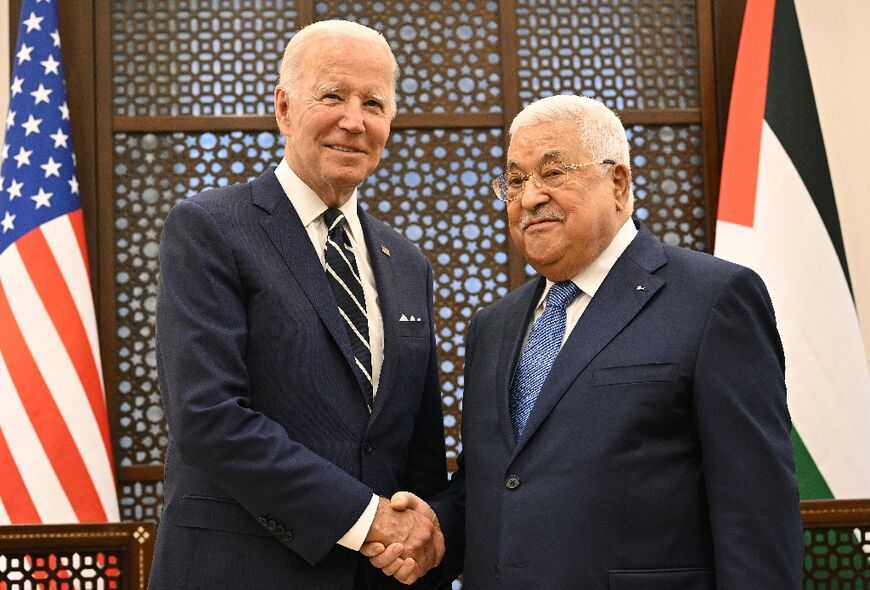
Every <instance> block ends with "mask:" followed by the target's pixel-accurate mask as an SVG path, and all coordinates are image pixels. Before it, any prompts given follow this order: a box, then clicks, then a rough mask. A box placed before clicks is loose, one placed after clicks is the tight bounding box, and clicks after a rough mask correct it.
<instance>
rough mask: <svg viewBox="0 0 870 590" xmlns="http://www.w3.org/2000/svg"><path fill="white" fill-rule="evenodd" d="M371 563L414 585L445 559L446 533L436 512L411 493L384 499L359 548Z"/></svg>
mask: <svg viewBox="0 0 870 590" xmlns="http://www.w3.org/2000/svg"><path fill="white" fill-rule="evenodd" d="M360 551H361V552H362V554H363V555H365V556H366V557H369V558H370V561H371V563H372V565H374V566H375V567H376V568H378V569H380V570H381V571H383V572H384V573H385V574H386V575H388V576H393V577H395V578H396V579H397V580H399V581H400V582H402V583H403V584H413V583H414V582H416V581H417V579H418V578H420V577H421V576H423V575H425V574H426V572H428V571H429V570H430V569H432V568H433V567H435V566H437V565H438V564H439V563H441V560H442V559H443V558H444V535H443V534H442V533H441V527H440V526H439V524H438V517H437V516H436V515H435V511H434V510H432V509H431V508H430V507H429V505H428V504H427V503H426V502H424V501H423V500H422V499H420V498H419V497H417V496H415V495H414V494H412V493H410V492H397V493H396V494H394V495H393V497H392V499H390V500H389V501H388V500H387V499H386V498H381V499H380V501H379V502H378V510H377V513H376V514H375V520H374V522H373V523H372V526H371V529H370V530H369V534H368V536H366V542H365V544H363V546H362V548H361V549H360Z"/></svg>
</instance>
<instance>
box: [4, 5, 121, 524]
mask: <svg viewBox="0 0 870 590" xmlns="http://www.w3.org/2000/svg"><path fill="white" fill-rule="evenodd" d="M12 64H13V65H12V89H11V93H10V100H9V111H8V115H7V117H6V142H5V143H6V144H5V146H4V147H3V152H2V162H3V163H2V167H0V524H8V523H12V524H19V523H40V522H42V523H63V522H98V521H106V520H118V501H117V496H116V493H115V483H114V477H113V472H112V459H111V457H112V453H111V448H112V447H111V443H110V439H109V426H108V418H107V415H106V402H105V396H104V391H103V376H102V370H101V366H100V354H99V345H98V342H97V326H96V318H95V316H94V304H93V299H92V295H91V290H90V281H89V272H88V264H87V260H88V257H87V249H86V245H85V235H84V223H83V221H82V210H81V204H80V202H79V185H78V181H77V180H76V173H75V159H74V156H73V150H72V147H73V146H72V141H71V138H70V135H71V133H70V121H69V106H68V104H67V98H66V86H65V83H64V70H63V63H62V60H61V50H60V35H59V34H58V28H57V10H56V7H55V5H54V4H53V3H51V0H24V1H23V2H22V6H21V22H20V25H19V28H18V43H17V46H16V52H15V55H14V56H13V57H12Z"/></svg>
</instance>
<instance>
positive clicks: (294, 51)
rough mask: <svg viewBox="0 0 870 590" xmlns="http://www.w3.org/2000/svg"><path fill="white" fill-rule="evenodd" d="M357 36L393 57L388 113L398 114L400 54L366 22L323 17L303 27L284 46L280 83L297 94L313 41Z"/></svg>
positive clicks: (291, 92)
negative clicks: (303, 65)
mask: <svg viewBox="0 0 870 590" xmlns="http://www.w3.org/2000/svg"><path fill="white" fill-rule="evenodd" d="M342 37H344V38H347V37H350V38H353V39H358V40H361V41H367V42H369V43H371V45H372V46H373V47H380V48H382V49H383V50H384V51H386V52H387V54H388V55H389V56H390V61H391V62H392V66H393V71H392V76H391V78H392V86H391V88H390V90H391V93H390V96H389V97H387V101H388V104H387V112H388V113H389V114H390V116H392V115H394V114H395V113H396V81H397V80H398V78H399V64H398V62H396V56H395V55H393V50H392V49H390V44H389V43H387V40H386V39H385V38H384V36H383V35H381V34H380V33H379V32H378V31H376V30H374V29H370V28H369V27H367V26H365V25H361V24H359V23H354V22H351V21H346V20H322V21H318V22H316V23H312V24H310V25H308V26H305V27H303V28H302V29H300V30H299V31H298V32H297V33H296V34H295V35H293V38H292V39H290V42H289V43H287V47H286V48H285V49H284V57H283V58H282V59H281V69H280V71H279V76H278V86H280V87H281V88H282V89H283V90H284V92H286V93H287V96H290V97H295V96H296V94H295V90H296V89H297V88H298V87H299V82H300V78H301V77H302V58H303V56H304V55H305V51H306V50H307V48H308V46H309V44H310V43H311V41H314V40H316V39H323V38H332V39H338V38H342Z"/></svg>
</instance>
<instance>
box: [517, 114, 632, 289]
mask: <svg viewBox="0 0 870 590" xmlns="http://www.w3.org/2000/svg"><path fill="white" fill-rule="evenodd" d="M572 126H573V123H571V122H570V121H559V122H554V123H543V124H540V125H533V126H530V127H521V128H520V129H518V130H517V131H516V133H515V134H514V135H513V137H512V138H511V143H510V147H509V148H508V166H507V171H508V173H511V172H516V173H520V174H523V173H528V172H531V171H533V170H535V169H537V168H538V167H539V166H540V165H541V164H544V163H547V162H552V161H557V162H564V163H566V164H582V163H585V162H588V161H589V160H590V158H589V156H588V154H585V153H583V152H582V151H581V150H580V146H579V141H577V140H576V139H575V140H572V138H576V135H575V134H572V133H571V132H570V129H571V128H572ZM566 130H568V132H566ZM601 173H602V166H588V167H585V168H581V169H579V170H577V171H574V172H571V173H570V174H569V177H568V180H567V182H566V183H565V184H564V185H563V186H562V187H560V188H558V189H541V188H539V187H538V186H537V185H536V184H535V182H534V181H532V180H529V181H527V182H526V184H525V190H523V194H522V196H521V197H520V198H518V199H516V200H515V201H511V202H510V203H508V205H507V214H508V224H509V226H510V232H511V237H512V238H513V240H514V243H516V245H517V247H518V248H519V249H520V251H521V252H522V253H523V255H524V256H525V258H526V260H527V261H528V262H529V264H531V265H532V268H534V269H535V270H536V271H538V272H539V273H540V274H542V275H543V276H545V277H547V278H548V279H550V280H552V281H556V282H558V281H564V280H567V279H569V278H571V277H573V276H574V275H576V274H577V273H578V272H580V271H581V270H583V269H584V268H586V267H587V266H589V264H591V263H592V262H593V261H594V260H595V259H596V258H598V256H599V254H601V253H602V252H603V251H604V250H605V248H607V246H608V245H610V242H611V241H612V240H613V238H614V236H615V235H616V233H617V232H618V231H619V228H620V227H622V225H623V223H625V221H626V220H627V219H628V218H629V216H630V214H631V213H630V210H629V208H628V207H627V200H628V194H629V190H628V189H629V182H630V177H629V175H628V170H627V169H626V167H625V166H623V165H621V164H616V165H613V166H610V167H608V168H607V169H606V170H605V173H604V174H603V175H601Z"/></svg>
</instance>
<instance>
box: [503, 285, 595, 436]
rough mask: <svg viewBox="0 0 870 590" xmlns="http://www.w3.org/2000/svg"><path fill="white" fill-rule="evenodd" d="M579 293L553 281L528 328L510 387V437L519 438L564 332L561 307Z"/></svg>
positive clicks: (575, 288)
mask: <svg viewBox="0 0 870 590" xmlns="http://www.w3.org/2000/svg"><path fill="white" fill-rule="evenodd" d="M579 294H580V288H579V287H578V286H577V285H575V284H574V283H573V282H572V281H563V282H561V283H555V284H554V285H553V286H552V287H550V292H549V293H548V294H547V306H546V307H545V308H544V313H543V314H541V317H539V318H538V321H536V322H535V323H534V325H533V326H532V329H531V330H530V331H529V339H528V340H527V341H526V347H525V348H524V349H523V353H522V355H521V356H520V362H519V364H517V371H516V374H515V375H514V381H513V385H512V386H511V397H510V414H511V424H512V425H513V428H514V439H515V440H517V441H518V440H520V437H521V436H522V435H523V429H524V428H525V427H526V422H527V421H528V419H529V415H531V413H532V408H533V407H534V405H535V401H536V400H537V399H538V394H539V393H540V392H541V388H542V387H543V386H544V381H546V380H547V375H549V374H550V369H551V368H552V366H553V362H554V361H555V360H556V355H558V354H559V349H560V348H562V338H563V336H564V335H565V322H566V314H565V308H566V307H568V305H570V303H571V302H572V301H574V299H575V298H576V297H577V295H579Z"/></svg>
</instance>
